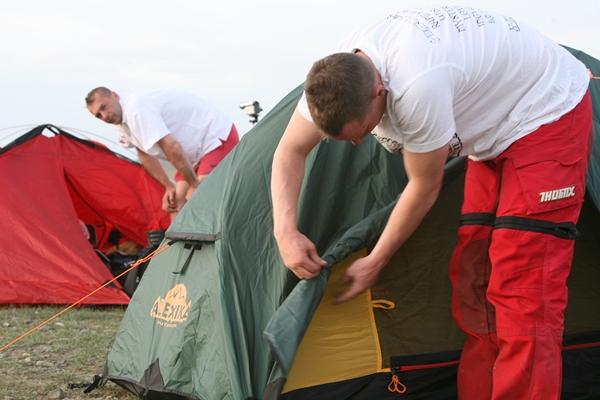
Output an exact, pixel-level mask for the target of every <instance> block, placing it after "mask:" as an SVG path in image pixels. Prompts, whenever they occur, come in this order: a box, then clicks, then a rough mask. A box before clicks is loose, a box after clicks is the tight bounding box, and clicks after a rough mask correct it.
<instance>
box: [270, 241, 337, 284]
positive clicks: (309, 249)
mask: <svg viewBox="0 0 600 400" xmlns="http://www.w3.org/2000/svg"><path fill="white" fill-rule="evenodd" d="M277 244H278V245H279V252H280V253H281V258H282V259H283V263H284V264H285V266H286V267H287V268H288V269H289V270H290V271H292V272H293V273H294V275H296V276H297V277H298V278H300V279H311V278H314V277H316V276H318V275H319V273H320V272H321V268H323V267H324V266H326V265H327V262H326V261H325V260H323V259H321V257H319V254H318V253H317V248H316V247H315V245H314V244H313V242H311V241H310V240H309V239H308V238H307V237H306V236H304V235H303V234H301V233H300V232H298V231H296V232H295V233H292V234H288V235H286V236H285V237H283V238H282V239H281V240H278V242H277Z"/></svg>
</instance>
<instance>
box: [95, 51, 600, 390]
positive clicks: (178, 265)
mask: <svg viewBox="0 0 600 400" xmlns="http://www.w3.org/2000/svg"><path fill="white" fill-rule="evenodd" d="M579 56H580V57H582V58H583V57H584V56H585V55H584V54H582V53H580V54H579ZM585 57H587V56H585ZM588 62H589V63H590V65H592V69H593V70H594V71H597V70H598V68H599V67H600V62H598V61H596V60H594V59H591V58H590V59H589V60H588ZM596 74H597V73H596ZM591 85H592V86H593V85H600V83H599V82H596V81H594V82H593V83H592V84H591ZM301 92H302V88H301V87H298V88H296V89H295V90H293V91H292V92H291V93H290V94H289V95H288V96H286V97H285V98H284V99H283V100H282V101H281V102H280V103H279V104H278V105H277V106H276V107H275V108H274V109H273V110H272V111H271V112H270V113H269V114H268V115H267V116H265V118H264V119H263V120H262V121H261V122H260V123H258V124H257V125H256V126H255V128H253V129H252V130H251V131H250V132H248V133H247V134H246V135H244V136H243V138H242V140H241V141H240V143H239V144H238V145H237V147H236V148H235V149H234V150H233V151H232V152H231V153H230V154H229V155H228V156H227V157H226V158H225V160H224V161H223V162H222V163H221V164H220V165H219V166H218V167H217V168H216V169H215V170H214V171H213V173H212V174H211V175H210V176H209V177H208V178H207V179H206V180H205V181H204V182H203V184H202V185H201V186H200V188H199V189H198V190H197V191H196V193H195V194H194V196H193V198H192V199H191V200H190V201H189V202H188V203H187V204H186V206H185V207H184V209H183V210H182V212H181V213H180V214H179V215H178V217H177V218H176V219H175V221H174V222H173V224H172V225H171V226H170V228H169V230H168V231H167V234H166V237H167V240H169V241H171V242H172V245H171V247H170V248H169V249H168V250H167V251H165V252H164V253H162V254H161V255H160V256H159V257H158V258H156V259H154V260H153V261H152V262H151V263H150V265H149V267H148V270H147V272H146V275H145V278H144V280H143V281H142V283H141V285H140V286H139V288H138V289H137V291H136V293H135V294H134V296H133V298H132V301H131V303H130V305H129V307H128V310H127V313H126V315H125V317H124V319H123V322H122V325H121V328H120V330H119V332H118V333H117V336H116V339H115V343H114V345H113V347H112V349H111V351H110V352H109V354H108V357H107V363H106V370H105V372H104V377H105V378H107V379H111V380H113V381H114V382H117V383H119V384H121V385H123V386H124V387H126V388H128V389H129V390H131V391H133V392H134V393H137V394H138V395H140V396H148V398H151V397H152V396H160V395H161V394H166V393H168V394H170V395H173V396H176V397H175V398H182V399H188V398H189V399H202V400H206V399H236V400H237V399H254V398H256V399H267V400H268V399H276V398H279V397H281V398H283V399H300V398H303V399H305V398H311V399H333V398H335V399H344V398H348V399H349V398H353V399H357V398H364V399H370V398H381V399H384V398H402V397H398V396H396V395H397V393H396V394H393V393H390V392H389V391H387V385H388V383H390V379H391V376H392V374H393V373H394V374H398V375H401V380H403V381H404V382H405V383H406V384H407V386H408V387H409V391H410V392H408V393H407V395H406V396H407V397H406V398H440V399H442V398H444V399H448V398H452V396H453V395H455V387H454V386H453V385H454V381H455V371H456V365H455V363H454V364H452V363H450V364H444V362H445V361H447V360H448V357H450V358H451V359H452V360H454V361H455V360H456V357H457V355H458V353H459V350H460V347H461V344H462V340H463V339H462V335H461V333H460V332H459V331H458V329H457V328H456V326H455V325H454V322H453V321H452V318H451V314H450V284H449V281H448V276H447V263H448V260H449V258H450V252H451V251H452V246H453V243H454V240H455V229H456V226H457V225H458V221H459V204H460V200H461V193H462V180H461V178H462V173H463V171H464V159H453V160H450V161H449V162H448V164H447V165H446V180H445V184H444V188H443V190H442V193H441V195H440V199H439V200H438V202H437V204H436V206H435V208H434V209H433V210H432V211H431V212H430V213H429V214H428V216H427V217H426V219H425V221H424V222H423V224H422V226H421V227H420V228H419V230H418V231H417V232H416V233H415V235H413V237H412V238H411V239H410V240H409V242H407V243H406V244H405V245H404V246H403V247H402V249H400V250H399V251H398V253H397V254H396V255H395V256H394V257H393V259H392V260H391V262H390V265H389V266H388V267H387V268H385V269H384V273H383V275H382V276H381V278H380V280H379V282H378V283H377V285H376V287H374V288H373V289H372V290H371V291H370V293H367V294H365V295H364V296H361V297H359V298H358V299H357V300H356V302H355V304H354V305H343V306H339V307H340V308H337V309H336V308H335V307H331V308H330V307H329V305H328V304H327V301H328V299H331V295H332V293H333V292H332V290H335V288H332V287H331V286H330V284H331V283H333V282H334V281H335V280H336V278H335V276H337V275H338V274H339V272H338V271H339V269H340V266H342V265H347V263H348V260H349V257H353V256H354V255H356V253H357V252H364V251H368V250H369V249H370V247H371V246H372V244H373V243H374V242H375V241H376V240H377V238H378V236H379V234H380V233H381V231H382V229H383V227H384V225H385V222H386V220H387V216H388V215H389V213H390V212H391V209H392V208H393V206H394V201H395V199H396V197H397V195H398V193H400V192H401V190H402V188H403V187H404V185H405V184H406V181H407V179H406V176H405V174H404V172H403V171H404V170H403V165H402V158H401V157H400V156H398V155H394V154H390V153H387V152H386V151H385V150H384V149H383V148H382V147H381V146H380V145H378V144H377V142H376V140H374V139H373V138H370V137H369V138H367V139H365V141H364V142H363V143H362V144H361V145H360V146H352V145H351V144H349V143H343V142H337V141H323V142H321V143H320V144H319V145H318V146H317V147H316V148H315V149H313V151H312V152H311V153H310V154H309V157H308V159H307V161H306V164H305V180H304V183H303V186H302V189H301V193H300V199H299V215H298V224H299V227H300V230H301V231H302V232H303V233H304V234H306V235H307V236H308V237H309V238H311V240H312V241H313V242H314V243H315V244H316V246H317V249H318V251H319V254H321V255H323V257H324V258H325V260H327V262H328V264H329V267H328V268H326V269H324V270H323V272H322V273H321V274H320V276H319V277H317V278H315V279H312V280H309V281H306V280H302V281H298V280H297V279H296V278H295V277H294V276H293V274H291V273H290V272H289V271H288V270H287V269H286V268H285V267H284V266H283V265H282V262H281V259H280V257H279V253H278V250H277V246H276V243H275V240H274V238H273V234H272V223H273V221H272V215H271V213H272V209H271V200H270V171H271V163H272V157H273V152H274V150H275V148H276V146H277V143H278V141H279V138H280V137H281V134H282V133H283V131H284V130H285V127H286V126H287V123H288V121H289V118H290V116H291V114H292V112H293V110H294V108H295V105H296V103H297V101H298V99H299V97H300V95H301ZM592 96H593V98H594V104H595V107H594V110H595V111H594V112H595V115H596V120H595V127H596V132H595V135H596V137H597V136H598V135H599V134H600V126H598V118H597V116H598V111H599V110H600V93H598V91H597V90H595V89H594V90H592ZM599 148H600V140H596V146H595V147H594V154H593V156H592V165H599V164H598V162H599V161H600V154H599V153H598V149H599ZM588 184H589V187H590V198H591V200H590V201H588V202H587V206H586V211H585V212H586V214H585V215H583V216H582V224H581V227H582V229H581V231H582V237H581V238H580V239H583V238H585V240H578V242H582V244H583V245H578V246H577V248H581V251H580V254H579V255H577V256H576V258H577V264H578V265H580V267H577V268H576V269H575V268H574V271H573V277H572V278H573V279H574V280H572V281H571V282H572V284H573V286H572V289H571V298H572V299H573V301H572V303H571V304H570V308H569V310H568V311H567V336H566V339H565V340H566V341H573V343H576V344H585V346H588V347H587V348H583V347H579V348H574V349H572V350H570V351H569V354H570V355H574V356H575V358H577V357H581V358H582V359H584V360H587V361H586V362H589V363H590V364H591V365H596V364H594V362H596V361H598V360H597V358H595V357H594V354H593V353H594V351H596V350H597V347H595V345H594V344H593V343H594V342H598V344H600V321H599V319H600V315H594V312H593V310H595V309H596V307H594V306H591V305H593V304H598V303H599V302H600V293H599V292H598V291H597V290H596V288H595V287H594V285H590V282H598V278H600V277H599V276H597V275H598V274H599V271H600V266H599V264H598V261H597V260H598V259H600V257H598V253H597V247H598V245H597V244H598V240H600V232H598V230H597V229H598V228H597V227H599V226H600V223H598V221H597V218H598V215H599V210H600V208H599V207H598V206H599V204H600V203H599V202H598V199H600V196H595V195H594V194H593V192H594V191H595V190H596V189H595V188H598V187H600V171H597V170H596V169H594V168H591V169H590V174H589V181H588ZM588 213H589V214H588ZM583 220H585V221H583ZM588 221H589V222H588ZM594 247H595V248H594ZM576 251H577V250H576ZM330 275H331V276H332V277H333V278H332V279H330ZM571 282H570V284H571ZM375 300H386V301H389V302H391V303H388V302H385V303H384V305H386V304H387V305H388V307H384V308H374V307H373V305H374V301H375ZM390 304H394V305H395V306H389V305H390ZM351 306H352V307H354V306H356V307H357V309H354V308H352V311H351V310H350V309H346V308H344V307H351ZM322 310H326V312H325V314H323V315H324V317H322V316H321V315H320V314H322ZM336 310H337V311H338V312H339V313H340V314H350V313H353V314H354V313H355V312H357V313H359V314H360V315H358V316H357V315H353V316H352V317H350V316H349V317H348V318H344V316H343V315H332V316H330V317H328V316H327V315H328V314H327V313H328V312H333V313H335V311H336ZM343 310H347V311H343ZM356 310H362V311H356ZM596 314H597V313H596ZM328 318H329V319H332V320H334V319H335V321H340V320H343V321H345V322H346V323H348V327H347V329H345V333H344V334H339V333H336V332H338V331H336V330H335V329H334V328H335V327H331V328H332V329H331V330H329V329H323V330H321V329H320V328H319V327H318V326H316V325H315V326H312V321H316V322H317V323H323V322H326V321H327V319H328ZM354 318H357V319H356V320H355V319H354ZM341 323H342V322H338V324H341ZM353 329H355V330H357V331H358V330H359V329H361V330H362V332H371V335H372V336H371V337H372V338H377V339H376V341H377V342H378V343H374V344H373V345H370V349H371V353H370V354H367V355H366V356H363V355H362V354H361V353H360V352H361V351H364V350H366V349H367V347H364V346H363V347H364V348H363V349H360V348H357V347H360V346H357V347H353V346H352V343H351V342H352V341H353V340H352V339H350V338H352V337H353V336H352V333H355V332H351V331H352V330H353ZM315 330H316V331H317V332H318V334H317V336H319V335H321V337H320V340H319V338H317V339H316V340H315V335H313V334H312V333H311V332H312V331H315ZM305 333H306V336H305ZM304 338H306V341H304ZM361 339H364V337H362V335H361ZM373 340H375V339H373ZM367 341H368V338H367ZM327 342H329V343H330V345H331V346H330V347H329V350H332V351H333V355H332V353H331V352H328V351H325V350H317V349H315V347H314V346H325V344H326V343H327ZM357 343H361V342H359V341H357ZM585 346H584V347H585ZM342 349H343V351H344V352H346V351H348V352H350V353H351V354H352V352H355V353H353V354H355V355H356V354H358V355H360V356H357V357H358V358H359V359H360V360H361V361H359V362H356V363H355V365H353V366H347V365H346V366H340V367H339V368H337V367H336V368H326V364H327V363H328V362H329V363H332V362H335V361H331V360H334V359H333V358H331V357H333V356H334V355H335V350H338V351H342ZM301 352H302V354H301ZM377 352H379V354H377ZM338 356H339V357H343V355H339V354H338ZM327 357H330V358H329V359H327ZM363 357H364V358H363ZM415 357H417V360H418V361H416V362H417V364H419V363H422V364H423V365H414V364H411V365H412V368H409V369H410V370H407V367H406V365H405V363H406V362H413V363H414V362H415V361H414V360H415ZM340 359H341V358H340ZM340 359H338V360H340ZM569 359H572V357H571V356H569ZM328 360H329V361H328ZM296 361H297V363H296ZM339 362H343V361H339ZM347 362H348V363H349V362H350V361H347ZM353 363H354V362H353ZM436 365H437V366H439V368H421V367H424V366H425V367H427V366H429V367H431V366H436ZM444 365H445V366H444ZM352 367H357V368H359V369H360V370H358V369H357V370H353V369H352ZM311 368H312V369H314V371H310V369H311ZM303 369H304V371H302V370H303ZM569 369H570V370H571V371H572V368H571V367H570V366H569ZM594 370H595V371H600V368H595V369H594ZM317 371H318V372H319V373H317V374H315V372H317ZM590 373H591V374H592V375H593V376H592V377H589V376H588V377H586V378H584V379H588V381H590V380H591V381H594V379H595V380H596V382H600V377H599V376H598V373H595V375H594V373H593V372H590ZM292 374H293V375H292ZM296 374H299V375H296ZM316 375H318V376H316ZM150 377H152V378H150ZM565 379H566V382H568V385H565V388H566V389H565V390H566V391H568V390H571V389H573V388H574V387H575V386H576V384H575V383H574V382H579V383H580V384H581V383H582V381H578V380H577V376H575V375H573V373H572V372H569V373H567V374H566V375H565ZM286 382H287V383H288V384H289V385H287V386H286ZM569 382H570V383H569ZM302 385H312V386H305V387H301V386H302ZM597 386H598V385H597V384H596V385H595V386H594V385H588V386H586V387H585V389H583V390H584V391H585V393H587V394H589V393H591V392H592V391H593V390H600V388H598V387H597ZM596 393H598V392H596ZM177 396H180V397H177ZM436 396H437V397H436ZM444 396H445V397H444ZM572 398H576V397H572Z"/></svg>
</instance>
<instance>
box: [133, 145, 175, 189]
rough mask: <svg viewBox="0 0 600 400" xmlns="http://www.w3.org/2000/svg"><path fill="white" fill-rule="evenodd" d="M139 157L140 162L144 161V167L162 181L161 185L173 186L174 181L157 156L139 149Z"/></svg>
mask: <svg viewBox="0 0 600 400" xmlns="http://www.w3.org/2000/svg"><path fill="white" fill-rule="evenodd" d="M138 158H139V159H140V162H141V163H142V166H143V167H144V169H145V170H146V171H147V172H148V173H149V174H150V175H151V176H152V177H153V178H154V179H156V180H157V181H158V182H160V184H161V185H163V186H164V187H165V188H168V187H172V186H173V183H172V182H171V180H170V179H169V177H168V176H167V174H166V173H165V170H164V169H163V167H162V165H160V161H158V160H157V159H156V158H155V157H153V156H151V155H150V154H147V153H144V152H143V151H141V150H138Z"/></svg>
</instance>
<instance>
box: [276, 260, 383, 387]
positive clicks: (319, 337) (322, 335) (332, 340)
mask: <svg viewBox="0 0 600 400" xmlns="http://www.w3.org/2000/svg"><path fill="white" fill-rule="evenodd" d="M366 253H367V251H366V249H364V250H361V251H358V252H356V253H354V254H353V255H351V256H350V257H348V258H347V259H346V260H345V261H344V262H343V263H341V264H339V265H337V266H335V267H334V268H333V269H332V271H331V276H330V277H329V282H328V285H327V289H326V290H325V294H324V296H323V298H322V300H321V302H320V304H319V306H318V307H317V310H316V312H315V315H314V317H313V319H312V321H311V323H310V325H309V326H308V329H307V331H306V333H305V335H304V337H303V339H302V342H301V344H300V347H299V349H298V352H297V353H296V357H295V359H294V364H293V365H292V369H291V371H290V374H289V376H288V380H287V382H286V385H285V387H284V389H283V393H286V392H290V391H292V390H295V389H299V388H305V387H310V386H316V385H321V384H324V383H331V382H338V381H343V380H347V379H353V378H358V377H361V376H366V375H370V374H373V373H376V372H381V371H382V369H381V365H382V363H381V349H380V347H379V338H378V336H377V329H376V326H375V318H374V315H373V307H374V306H377V305H378V304H379V303H377V302H376V303H374V302H373V301H372V299H371V291H367V292H366V293H363V294H361V295H360V296H358V297H356V298H354V299H352V300H351V301H348V302H345V303H342V304H334V303H333V300H334V298H335V296H336V295H337V294H339V293H340V292H342V291H343V290H344V288H345V285H344V283H343V279H342V278H343V275H344V272H345V271H346V269H347V268H348V267H349V266H350V264H351V263H352V261H354V260H356V259H357V258H359V257H364V256H365V255H366ZM308 349H310V350H308Z"/></svg>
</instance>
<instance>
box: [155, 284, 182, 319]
mask: <svg viewBox="0 0 600 400" xmlns="http://www.w3.org/2000/svg"><path fill="white" fill-rule="evenodd" d="M191 306H192V302H191V300H190V301H187V288H186V287H185V285H184V284H182V283H179V284H177V285H175V286H174V287H173V288H172V289H171V290H169V291H168V292H167V295H166V296H165V298H164V299H163V298H161V297H160V296H158V297H157V298H156V300H155V301H154V305H153V306H152V310H150V316H151V317H152V318H154V319H156V320H157V323H158V325H160V326H164V327H167V328H174V327H176V326H177V325H178V324H180V323H182V322H185V321H187V319H188V315H189V313H190V308H191Z"/></svg>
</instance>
